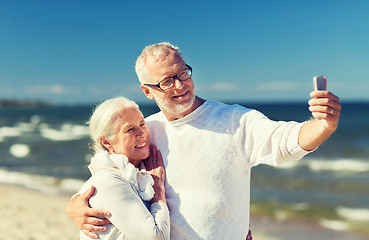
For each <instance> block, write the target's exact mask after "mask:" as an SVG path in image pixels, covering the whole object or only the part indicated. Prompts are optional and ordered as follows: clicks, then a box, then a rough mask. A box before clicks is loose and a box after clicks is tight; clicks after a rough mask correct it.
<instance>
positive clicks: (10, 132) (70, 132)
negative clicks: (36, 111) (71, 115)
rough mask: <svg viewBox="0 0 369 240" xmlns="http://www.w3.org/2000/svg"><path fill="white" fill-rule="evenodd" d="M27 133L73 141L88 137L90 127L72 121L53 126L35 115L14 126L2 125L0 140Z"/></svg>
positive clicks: (55, 139) (49, 138) (56, 139)
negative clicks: (28, 120)
mask: <svg viewBox="0 0 369 240" xmlns="http://www.w3.org/2000/svg"><path fill="white" fill-rule="evenodd" d="M26 134H33V136H41V137H42V138H44V139H48V140H52V141H73V140H79V139H83V138H88V136H89V129H88V127H86V126H83V125H78V124H72V123H59V124H56V126H54V127H51V126H50V125H49V124H48V123H46V122H42V121H41V117H39V116H37V115H34V116H32V117H31V118H30V122H17V123H15V124H14V125H13V126H3V127H0V142H3V141H5V140H6V139H7V138H17V137H22V136H24V135H26Z"/></svg>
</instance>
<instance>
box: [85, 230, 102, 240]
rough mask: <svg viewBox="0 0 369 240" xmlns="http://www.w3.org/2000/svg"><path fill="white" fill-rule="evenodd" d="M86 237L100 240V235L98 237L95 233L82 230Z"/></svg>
mask: <svg viewBox="0 0 369 240" xmlns="http://www.w3.org/2000/svg"><path fill="white" fill-rule="evenodd" d="M81 231H82V232H83V233H84V234H85V235H86V236H88V237H90V238H92V239H98V238H99V235H97V234H96V233H93V232H89V231H88V230H87V229H82V230H81Z"/></svg>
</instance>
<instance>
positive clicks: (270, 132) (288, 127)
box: [237, 110, 309, 166]
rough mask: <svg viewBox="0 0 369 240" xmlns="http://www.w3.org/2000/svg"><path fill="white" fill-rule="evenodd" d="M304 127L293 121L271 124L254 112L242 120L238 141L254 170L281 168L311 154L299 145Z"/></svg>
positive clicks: (261, 115)
mask: <svg viewBox="0 0 369 240" xmlns="http://www.w3.org/2000/svg"><path fill="white" fill-rule="evenodd" d="M302 125H303V123H298V122H294V121H289V122H285V121H272V120H270V119H268V118H267V117H266V116H264V115H263V114H262V113H260V112H258V111H256V110H252V111H249V112H247V113H245V114H243V115H242V117H241V118H240V128H239V134H238V139H237V141H239V142H241V143H242V146H241V148H242V151H243V153H244V154H245V157H246V159H248V160H249V164H250V165H251V166H256V165H259V164H268V165H272V166H278V165H280V164H283V163H285V162H289V161H292V160H299V159H301V158H302V157H303V156H305V155H306V154H308V153H309V152H308V151H305V150H304V149H302V148H301V147H300V145H299V144H298V135H299V132H300V129H301V126H302Z"/></svg>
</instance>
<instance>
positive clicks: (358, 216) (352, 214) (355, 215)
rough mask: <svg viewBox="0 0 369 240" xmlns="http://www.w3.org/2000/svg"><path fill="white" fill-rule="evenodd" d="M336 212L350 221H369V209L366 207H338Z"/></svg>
mask: <svg viewBox="0 0 369 240" xmlns="http://www.w3.org/2000/svg"><path fill="white" fill-rule="evenodd" d="M336 212H337V213H338V215H340V216H341V217H342V218H344V219H346V220H349V221H359V222H362V221H365V222H366V221H368V222H369V209H366V208H347V207H338V208H337V210H336Z"/></svg>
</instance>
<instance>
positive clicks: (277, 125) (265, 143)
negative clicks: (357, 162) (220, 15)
mask: <svg viewBox="0 0 369 240" xmlns="http://www.w3.org/2000/svg"><path fill="white" fill-rule="evenodd" d="M136 73H137V76H138V78H139V81H140V83H141V89H142V91H143V92H144V94H145V95H146V96H147V98H149V99H151V100H155V102H156V103H157V105H158V106H159V108H160V110H161V111H160V112H159V113H156V114H154V115H152V116H149V117H148V118H146V121H145V120H144V118H143V115H142V113H141V112H140V111H139V108H138V106H137V105H136V104H135V103H134V102H132V101H130V100H128V99H125V98H123V97H118V98H114V99H110V100H107V101H105V102H104V103H102V104H101V105H100V106H98V107H97V108H96V110H95V111H94V113H93V115H92V117H91V119H90V132H91V138H92V140H93V141H94V144H95V155H94V157H93V158H92V159H91V163H90V165H89V168H90V170H91V173H92V177H91V178H90V179H89V180H88V181H87V182H86V184H85V185H84V186H83V187H82V188H81V190H80V192H79V193H78V194H77V195H75V196H74V197H73V198H72V200H71V201H70V202H69V204H68V206H67V212H68V215H69V216H70V217H71V218H72V219H73V220H74V221H75V222H76V223H77V225H78V226H79V228H80V229H81V235H80V236H81V239H90V238H98V237H100V238H102V239H180V240H184V239H239V240H241V239H252V236H251V232H250V230H249V215H250V213H249V212H250V173H251V168H252V167H253V166H256V165H258V164H268V165H273V166H277V165H280V164H282V163H285V162H289V161H293V160H299V159H301V158H302V157H303V156H305V155H306V154H307V153H309V152H311V151H313V150H314V149H316V148H317V147H318V146H319V145H320V144H322V143H323V142H324V141H325V140H326V139H327V138H328V137H329V136H330V135H331V134H332V133H333V132H334V131H335V130H336V128H337V126H338V121H339V116H340V111H341V105H340V103H339V98H338V97H336V96H335V95H333V94H332V93H330V92H328V91H314V92H312V93H311V94H310V96H311V99H310V100H309V105H310V106H309V110H310V111H311V113H312V115H313V117H314V118H313V119H311V120H309V121H306V122H303V123H298V122H292V121H290V122H283V121H278V122H276V121H272V120H269V119H268V118H267V117H265V116H264V115H263V114H262V113H260V112H258V111H256V110H252V109H247V108H244V107H241V106H239V105H226V104H223V103H220V102H217V101H209V100H204V99H201V98H199V97H197V96H196V95H195V87H194V82H193V79H192V69H191V67H190V66H189V65H187V63H186V62H185V60H184V59H183V57H182V55H181V52H180V51H179V49H178V48H177V47H175V46H173V45H171V44H169V43H158V44H154V45H150V46H147V47H146V48H145V49H144V50H143V52H142V53H141V55H140V56H139V57H138V59H137V62H136ZM146 124H147V125H146ZM150 144H152V145H153V146H150ZM154 146H156V147H154ZM156 148H157V149H158V150H157V149H156ZM159 150H160V151H159ZM164 167H165V170H164ZM103 225H104V226H103ZM97 233H98V234H99V235H98V234H97Z"/></svg>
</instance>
